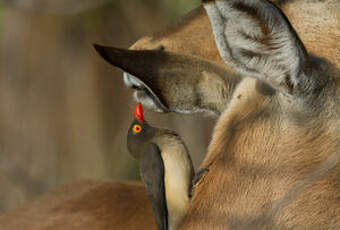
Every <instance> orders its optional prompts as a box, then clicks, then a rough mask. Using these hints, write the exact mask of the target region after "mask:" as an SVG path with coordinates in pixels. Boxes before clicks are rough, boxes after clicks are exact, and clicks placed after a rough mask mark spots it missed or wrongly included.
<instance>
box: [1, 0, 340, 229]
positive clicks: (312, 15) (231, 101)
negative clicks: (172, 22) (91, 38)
mask: <svg viewBox="0 0 340 230" xmlns="http://www.w3.org/2000/svg"><path fill="white" fill-rule="evenodd" d="M216 2H217V3H218V4H222V5H223V4H227V3H226V1H216ZM219 2H221V3H219ZM230 2H235V1H230ZM239 2H241V3H243V1H239ZM251 2H252V3H254V5H253V6H252V7H255V6H256V4H263V2H264V1H251ZM275 3H278V4H279V3H280V4H279V6H280V8H281V9H282V10H283V12H284V13H285V14H286V15H287V17H288V18H289V20H290V22H291V24H292V26H293V27H294V28H295V29H296V31H297V33H298V34H299V35H300V38H301V39H298V40H297V41H300V40H301V41H303V44H304V46H305V48H306V50H308V52H309V54H307V53H306V52H305V51H303V53H305V54H306V56H307V57H308V60H309V59H310V58H311V57H310V53H313V54H314V56H313V62H312V63H316V65H315V67H316V66H317V67H319V68H320V69H319V70H320V71H321V73H322V76H323V77H322V78H320V80H321V79H322V80H323V81H321V82H320V83H322V84H324V86H323V87H320V92H319V94H318V95H319V96H318V97H316V98H314V99H315V100H313V99H311V98H313V94H310V95H307V96H306V97H305V98H304V97H303V94H301V95H300V94H299V90H297V91H296V90H295V86H296V84H298V85H299V83H300V86H301V84H302V82H298V81H297V82H294V84H292V89H293V92H294V94H291V93H292V92H289V91H288V92H287V91H286V88H285V86H284V84H283V85H281V86H280V84H279V85H277V84H276V83H278V82H268V81H266V80H263V79H262V78H258V77H257V76H256V77H255V78H251V77H252V76H253V75H251V74H250V77H249V76H246V75H248V73H247V74H246V75H245V74H244V73H240V72H239V71H241V70H240V69H235V66H234V65H233V63H229V61H228V59H225V57H226V56H224V55H226V54H227V52H226V51H225V50H223V48H222V49H221V47H219V46H217V47H219V48H217V47H216V46H215V39H214V36H213V34H212V32H211V27H210V20H209V18H208V17H207V15H206V13H205V10H204V9H203V8H202V7H200V8H198V9H196V10H194V11H193V12H191V13H190V14H189V15H188V16H186V17H185V18H184V19H183V20H182V22H180V23H179V24H178V25H176V26H175V27H171V28H167V29H166V30H164V31H163V32H161V33H157V34H154V35H151V36H146V37H144V38H142V39H140V40H139V41H137V42H136V43H135V44H134V45H133V46H132V47H131V49H132V50H117V49H114V51H115V53H113V54H112V53H111V55H112V56H110V58H111V59H115V57H114V56H115V55H118V54H119V55H120V57H125V59H124V61H125V64H124V67H123V68H124V70H125V71H126V72H129V74H130V75H126V77H125V82H126V84H127V85H128V86H133V85H134V84H136V86H137V87H136V88H137V91H136V92H137V93H135V97H137V98H138V97H139V98H138V99H140V100H141V101H142V103H143V100H144V101H145V102H146V103H145V105H146V106H148V105H149V107H150V108H151V109H154V110H156V111H163V112H165V111H171V112H182V113H193V112H198V111H200V112H208V113H210V114H211V113H213V114H215V115H216V116H218V117H219V118H218V122H217V124H216V127H215V130H214V132H213V137H212V141H211V145H210V146H209V149H208V153H207V156H206V158H205V160H204V162H203V164H202V166H201V168H208V169H209V171H206V173H204V174H203V176H202V178H201V180H199V181H198V183H197V184H196V186H195V191H194V194H193V199H192V202H191V204H190V206H189V210H188V213H187V216H186V217H185V219H184V222H183V224H182V227H181V229H228V228H235V229H237V228H242V229H246V228H247V227H251V228H252V229H258V228H260V229H263V228H267V229H273V228H274V229H275V228H296V229H301V228H303V229H320V228H321V229H324V228H326V229H327V228H329V229H331V228H333V229H336V228H337V226H338V225H339V217H338V216H339V208H338V207H339V205H338V200H339V195H338V194H339V192H336V193H334V191H338V190H336V189H337V188H338V187H339V182H338V180H337V175H338V172H339V169H338V168H339V167H338V164H337V162H338V159H337V157H338V154H336V143H337V140H338V137H337V133H338V132H337V127H336V124H333V123H336V122H337V111H338V109H337V107H336V105H337V103H336V102H337V97H336V95H337V92H338V90H337V88H336V85H337V78H336V76H338V75H339V74H338V69H339V66H340V55H339V46H338V37H339V34H340V32H339V31H340V30H339V28H338V27H337V26H338V25H339V3H337V1H336V0H333V1H331V0H330V1H323V2H321V1H320V2H318V1H314V0H306V1H302V0H300V1H299V0H295V1H293V0H292V1H289V0H288V1H275ZM206 4H207V5H206V7H208V10H209V4H210V13H209V11H208V13H209V14H212V12H213V11H214V9H216V8H215V4H216V3H215V2H214V1H210V3H206ZM265 4H267V2H266V3H265ZM241 5H242V4H241ZM218 7H219V6H217V9H219V8H218ZM252 7H250V8H248V9H253V8H252ZM222 8H223V7H222ZM265 8H267V7H265ZM211 10H212V11H211ZM321 10H322V12H323V13H322V14H321ZM215 11H216V10H215ZM274 11H275V12H277V11H278V9H276V8H275V10H274ZM222 12H224V13H226V12H225V11H222ZM252 12H257V11H250V14H247V13H245V14H244V15H243V16H245V17H249V16H250V15H252ZM275 14H276V13H275ZM279 15H282V13H279ZM253 16H254V17H253V20H255V22H254V24H255V25H259V24H260V25H266V24H265V22H263V21H261V23H260V21H258V22H257V23H258V24H256V21H257V19H258V18H260V17H257V15H256V14H255V15H253ZM280 17H281V16H280ZM251 18H252V17H251ZM212 19H214V14H212ZM215 19H217V20H220V19H219V18H218V17H217V18H215ZM211 22H212V23H213V26H212V28H213V31H214V34H216V33H217V34H218V33H219V32H221V31H220V30H219V28H218V27H217V28H216V27H215V29H214V26H216V25H218V23H216V21H215V22H214V20H211ZM283 22H284V25H287V24H286V23H287V20H286V19H284V20H283ZM262 23H264V24H262ZM288 25H289V24H288ZM283 27H284V28H285V30H287V26H283ZM288 28H289V29H288V31H291V29H292V28H290V27H289V26H288ZM245 29H246V28H245ZM286 32H287V31H286ZM288 33H291V32H288ZM293 34H295V33H293ZM295 36H296V35H294V36H293V37H295ZM227 37H228V36H227ZM250 38H251V37H250ZM216 41H217V42H218V44H222V46H223V44H225V43H223V41H220V40H219V39H218V38H217V39H216ZM298 43H299V45H300V46H301V45H302V46H303V44H302V42H298ZM159 47H161V49H159ZM248 48H249V47H248ZM133 50H135V51H133ZM139 50H152V51H139ZM302 50H304V49H302ZM250 53H251V52H249V53H248V54H250ZM134 54H137V55H136V56H135V55H134ZM220 54H222V55H220ZM315 56H319V57H322V58H324V59H326V60H327V61H325V60H322V59H317V58H316V57H315ZM107 57H108V56H107ZM141 57H144V59H143V60H144V62H143V64H147V63H150V64H149V65H147V66H145V67H147V68H145V69H144V72H143V69H142V68H141V67H140V66H141V65H139V66H138V65H137V64H136V60H137V61H139V60H138V58H141ZM157 57H159V58H163V59H162V61H158V62H156V63H157V65H154V66H151V65H152V63H151V61H153V60H154V59H156V58H157ZM222 57H223V58H222ZM110 58H109V61H111V62H114V63H115V64H116V65H117V66H119V67H122V65H123V64H122V63H118V62H117V60H110ZM254 58H256V56H254ZM315 60H316V61H315ZM156 61H157V59H156ZM225 61H226V62H225ZM277 61H279V60H277ZM283 61H284V60H283ZM329 62H330V63H332V64H333V66H332V65H330V64H329ZM133 63H135V65H132V64H133ZM320 63H321V64H320ZM248 64H252V63H248ZM151 67H153V68H154V70H153V71H150V69H151ZM315 67H314V66H313V68H315ZM149 74H150V75H149ZM170 76H172V77H174V78H175V79H178V80H177V81H169V82H167V81H164V80H163V81H162V80H161V79H167V77H170ZM268 76H271V75H270V74H268ZM271 79H273V78H271ZM174 83H185V84H183V85H182V84H175V85H176V87H177V90H178V91H179V92H182V91H184V90H188V89H187V88H186V87H188V86H189V89H190V90H198V91H196V93H197V94H196V97H197V98H196V100H192V99H193V98H192V95H195V94H194V93H193V94H192V95H188V96H189V97H188V98H180V97H175V95H172V94H169V89H171V87H173V86H174ZM147 84H148V85H147ZM322 84H321V85H322ZM288 85H290V84H288ZM138 87H139V88H138ZM141 88H143V90H138V89H141ZM288 89H289V87H288ZM327 89H329V90H328V91H327ZM294 90H295V91H294ZM143 92H144V94H143ZM332 93H333V94H332ZM314 97H315V95H314ZM154 102H158V103H162V104H158V106H159V107H157V103H154ZM308 105H310V107H308ZM309 130H312V131H313V133H311V132H309ZM279 150H280V151H279ZM285 154H286V155H285ZM302 156H303V157H302ZM326 159H327V160H326ZM274 179H276V180H274ZM235 190H237V192H235ZM259 190H260V192H259ZM122 195H124V196H122ZM313 195H315V196H316V195H317V196H318V197H317V198H316V197H314V196H313ZM277 197H278V198H280V199H277V200H275V202H273V199H274V198H277ZM327 198H329V200H327ZM332 198H334V200H333V201H334V202H331V200H332ZM303 199H305V200H306V202H304V200H303ZM328 204H329V207H326V205H328ZM135 208H137V210H135ZM325 209H327V210H326V211H325ZM141 210H143V211H141ZM131 212H133V214H131ZM331 212H332V213H331ZM131 215H133V216H134V218H133V219H134V221H133V222H131V218H130V217H131ZM318 215H319V216H318ZM322 215H324V216H322ZM297 219H299V220H297ZM0 223H1V226H2V228H3V229H22V228H23V226H24V227H25V228H24V229H36V230H39V229H47V228H48V229H86V228H91V229H110V228H111V229H156V225H155V223H154V220H153V216H152V210H151V207H150V204H149V203H148V201H147V195H146V192H145V190H144V188H143V186H142V185H141V184H140V183H132V184H131V183H125V182H124V183H120V182H97V181H83V182H78V183H75V184H70V185H66V186H63V187H60V188H58V189H54V190H52V191H51V192H49V193H47V194H46V195H44V196H43V197H42V198H40V199H38V200H36V201H35V202H33V203H31V204H27V206H25V207H22V208H20V209H18V210H17V211H14V212H11V213H8V214H6V215H4V216H2V217H0ZM301 224H305V226H301ZM320 226H322V227H320Z"/></svg>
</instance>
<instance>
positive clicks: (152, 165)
mask: <svg viewBox="0 0 340 230" xmlns="http://www.w3.org/2000/svg"><path fill="white" fill-rule="evenodd" d="M140 174H141V177H142V180H143V182H144V184H145V187H146V190H147V193H148V195H149V199H150V201H151V204H152V210H153V212H154V216H155V219H156V223H157V225H158V228H159V230H167V229H168V211H167V206H166V197H165V187H164V165H163V160H162V158H161V153H160V150H159V148H158V146H157V145H156V144H154V143H151V144H150V146H149V147H148V148H147V151H146V152H145V153H144V156H143V157H142V159H141V161H140Z"/></svg>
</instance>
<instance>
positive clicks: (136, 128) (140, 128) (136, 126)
mask: <svg viewBox="0 0 340 230" xmlns="http://www.w3.org/2000/svg"><path fill="white" fill-rule="evenodd" d="M132 131H133V132H134V133H140V132H141V131H142V126H140V125H134V126H133V128H132Z"/></svg>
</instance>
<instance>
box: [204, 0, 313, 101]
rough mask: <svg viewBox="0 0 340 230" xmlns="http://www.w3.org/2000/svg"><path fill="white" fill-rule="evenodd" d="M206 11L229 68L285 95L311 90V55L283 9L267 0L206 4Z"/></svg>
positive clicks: (241, 0)
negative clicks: (309, 72) (309, 73)
mask: <svg viewBox="0 0 340 230" xmlns="http://www.w3.org/2000/svg"><path fill="white" fill-rule="evenodd" d="M204 7H205V9H206V11H207V14H208V17H209V19H210V22H211V26H212V30H213V33H214V37H215V40H216V44H217V47H218V50H219V52H220V55H221V57H222V58H223V59H224V61H225V62H226V63H227V64H228V65H230V66H231V67H232V68H234V69H235V70H236V71H238V72H239V73H241V74H242V75H244V76H250V77H255V78H258V79H260V80H262V81H264V82H266V83H268V84H270V85H271V86H272V87H273V88H275V89H277V90H279V91H280V92H283V93H285V94H290V95H293V94H299V93H301V92H299V91H301V90H306V89H310V86H309V85H308V86H307V85H306V84H311V83H312V81H311V79H309V78H310V77H311V76H308V74H307V73H306V70H307V68H306V65H307V59H308V57H307V52H306V50H305V48H304V46H303V44H302V42H301V41H300V39H299V38H298V36H297V34H296V32H295V31H294V29H293V28H292V27H291V25H290V24H289V22H288V20H287V19H286V17H285V16H284V14H283V13H282V12H281V11H280V9H279V8H277V7H276V6H275V5H273V4H272V3H270V2H268V1H265V0H228V1H227V0H216V1H205V3H204ZM301 85H302V87H301Z"/></svg>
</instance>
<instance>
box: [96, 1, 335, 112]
mask: <svg viewBox="0 0 340 230" xmlns="http://www.w3.org/2000/svg"><path fill="white" fill-rule="evenodd" d="M274 2H275V1H274ZM287 2H288V3H289V1H278V3H282V4H283V6H284V7H285V6H286V5H285V4H286V3H287ZM330 2H334V1H330ZM268 4H270V3H268ZM334 4H335V3H334ZM311 5H312V4H310V5H308V6H311ZM270 7H271V8H273V5H272V4H270ZM289 7H290V5H289V4H288V7H286V8H288V9H290V8H289ZM324 8H325V7H324ZM324 8H323V9H324ZM328 8H331V6H329V7H328ZM328 8H327V9H328ZM333 8H334V7H333ZM311 9H312V8H311ZM294 10H295V9H290V12H289V15H293V16H295V17H296V15H297V14H298V10H296V11H297V12H295V11H294ZM305 10H308V9H305ZM274 11H275V12H273V11H272V13H269V14H274V15H275V14H276V13H278V14H279V15H278V16H275V17H271V18H272V19H274V21H275V22H277V24H276V25H270V26H272V27H273V33H272V34H271V35H270V34H268V36H272V37H273V36H277V35H279V37H276V40H275V41H274V40H273V39H271V41H272V42H279V43H280V44H281V47H276V48H277V49H275V50H272V51H270V49H272V48H273V47H274V46H275V45H277V46H278V45H280V44H277V43H273V44H269V43H268V44H265V42H266V41H269V40H265V39H264V40H262V41H260V40H258V41H257V43H256V44H253V47H248V45H249V44H251V43H252V41H251V40H249V39H252V38H251V37H248V38H247V36H248V34H247V33H248V31H238V32H239V33H238V32H237V33H235V31H236V30H237V29H238V28H236V29H233V30H234V32H232V31H230V33H232V34H233V35H232V36H233V37H234V38H235V39H236V41H239V42H234V43H235V44H236V45H237V46H239V47H238V48H236V47H235V48H233V50H240V51H237V52H238V53H237V54H236V56H237V58H240V60H236V61H237V62H238V63H239V64H235V60H233V59H229V60H226V56H225V53H226V49H227V47H226V46H225V44H226V43H225V42H224V43H221V42H220V40H219V38H218V37H216V36H215V37H216V41H217V44H218V45H217V47H218V49H217V47H216V45H215V38H214V36H213V33H212V29H211V27H210V21H209V18H208V17H207V14H206V13H205V10H203V8H202V7H199V8H197V9H196V10H194V11H193V12H191V13H189V14H188V15H187V16H185V17H184V19H182V20H181V21H180V22H179V23H178V24H177V26H175V27H170V28H167V29H166V30H165V31H164V32H160V33H156V34H154V35H151V36H146V37H144V38H142V39H140V40H139V41H137V42H136V43H135V44H134V45H133V46H132V47H131V49H132V50H124V49H118V48H114V47H104V46H99V45H96V49H97V51H98V52H99V53H100V54H101V56H102V57H103V58H104V59H105V60H107V61H108V62H110V63H111V64H113V65H114V66H117V67H119V68H121V69H123V70H124V71H125V73H124V83H125V85H126V86H127V87H130V88H133V89H135V93H134V98H135V99H136V100H137V101H139V102H142V104H143V105H144V106H146V107H147V108H151V109H153V110H155V111H158V112H169V111H173V112H178V113H194V112H208V113H213V114H217V115H219V114H220V113H221V112H222V111H223V110H224V109H225V108H226V105H227V104H228V102H229V99H230V97H231V94H232V92H233V91H234V89H235V87H236V85H237V84H238V83H239V82H240V81H241V80H242V78H244V77H248V76H250V77H251V76H255V75H257V76H255V77H257V78H258V79H261V83H259V85H263V84H262V82H265V83H266V84H265V85H266V86H270V87H271V88H273V89H276V90H279V91H280V93H283V94H286V95H291V94H295V96H296V95H297V94H299V93H302V91H304V90H303V89H302V88H303V87H307V88H308V87H309V86H310V84H315V86H316V85H318V86H316V88H318V87H322V86H321V85H322V84H324V83H325V82H324V79H325V78H326V77H323V78H317V77H309V76H311V75H318V73H317V72H324V70H323V69H324V68H326V69H328V68H329V67H330V65H329V67H326V65H327V64H321V63H322V62H323V63H326V62H325V61H322V60H321V59H318V58H314V57H312V55H311V54H307V52H306V49H305V46H304V44H303V43H302V42H301V41H300V39H299V38H298V36H297V35H296V33H295V31H294V30H293V29H292V28H291V26H290V23H289V22H288V21H287V19H286V18H285V17H284V16H283V15H282V13H281V11H280V10H274ZM276 11H277V12H276ZM333 14H334V13H333ZM266 15H267V14H266ZM309 18H310V17H309V16H308V17H307V19H309ZM307 19H306V21H308V20H307ZM245 20H246V21H247V20H249V21H248V22H243V25H246V24H248V25H250V26H251V27H253V24H254V23H256V21H257V22H258V23H259V22H260V21H259V20H262V19H260V18H258V19H254V18H253V19H250V18H249V17H248V19H245ZM324 21H325V23H328V24H329V21H328V20H324ZM215 23H216V22H215ZM317 23H319V22H317ZM319 24H320V23H319ZM259 25H260V27H261V26H262V25H265V24H262V22H261V23H260V24H259ZM281 26H283V27H285V29H284V28H279V27H281ZM322 26H323V28H324V29H323V31H322V33H324V34H325V37H326V36H327V37H328V38H329V37H330V38H332V37H334V36H336V33H332V27H331V25H330V26H327V25H326V24H325V25H324V24H323V25H322ZM314 27H316V26H315V25H314V24H307V25H306V26H301V28H302V29H306V30H307V29H308V28H314ZM263 28H265V27H263ZM242 29H244V28H242ZM213 30H215V33H214V34H215V35H216V28H215V29H214V28H213ZM256 30H257V31H256ZM278 31H279V33H276V32H278ZM267 32H270V31H260V30H259V29H257V28H256V26H255V27H253V30H252V32H251V33H253V35H252V36H253V37H255V38H257V36H267V35H260V33H267ZM303 35H304V34H303ZM268 36H267V37H268ZM284 36H290V37H289V38H284ZM310 37H312V36H309V37H307V38H306V40H308V39H309V38H310ZM268 38H269V37H268ZM280 39H281V40H282V41H281V40H280ZM247 40H248V41H250V42H248V44H247V43H244V44H243V43H242V42H243V41H247ZM283 40H285V41H283ZM319 40H320V38H310V40H308V46H307V48H308V47H310V48H311V50H312V51H319V50H320V52H321V51H322V49H320V47H318V45H317V44H318V42H320V43H319V44H320V45H319V46H323V43H322V42H321V41H319ZM333 40H334V39H333ZM231 42H233V41H231ZM260 43H262V44H260ZM295 43H296V46H294V44H295ZM223 44H224V45H223ZM327 44H332V42H327ZM231 45H233V44H231ZM243 46H245V47H246V49H243ZM315 47H316V48H315ZM249 48H250V49H249ZM289 50H290V52H291V53H289ZM328 50H329V51H322V54H325V53H330V52H335V51H334V49H332V50H330V49H328ZM281 51H283V52H282V53H280V54H279V53H277V52H281ZM275 52H276V53H275ZM259 54H264V55H263V56H266V55H267V56H266V60H265V59H264V58H257V57H256V56H258V55H259ZM273 54H274V55H273ZM241 55H242V57H241ZM246 55H248V58H247V57H245V56H246ZM290 55H291V56H290ZM333 56H334V55H333ZM221 57H222V58H221ZM230 60H231V61H230ZM264 60H265V61H264ZM334 60H335V61H336V62H338V63H339V60H338V59H336V57H335V58H334ZM223 63H224V64H223ZM287 65H288V67H286V66H287ZM294 65H295V66H294ZM338 65H339V64H338ZM254 66H256V69H254ZM249 67H251V68H249ZM330 68H332V67H330ZM258 69H263V71H262V73H261V74H262V75H266V76H267V75H268V73H269V72H270V73H272V72H273V75H277V77H274V78H273V79H275V81H273V80H270V79H265V78H266V77H260V76H259V75H258V74H257V73H256V72H258ZM299 71H302V72H301V74H300V72H299ZM327 71H328V70H327ZM307 72H308V73H307ZM328 72H330V71H328ZM297 74H298V75H299V77H297ZM323 75H325V74H323ZM333 75H334V74H333ZM240 76H242V77H240ZM297 78H299V79H301V82H299V83H298V82H297V81H296V80H294V79H297ZM302 78H304V80H302ZM269 81H270V82H269ZM284 81H285V82H284ZM290 81H292V82H290ZM310 81H314V83H313V82H310ZM315 81H317V82H315ZM326 81H327V80H326ZM302 82H303V83H305V85H304V84H303V83H302ZM284 85H285V86H284ZM293 85H295V86H294V87H293V88H292V87H291V86H293ZM266 86H265V87H266ZM297 87H300V89H297ZM301 87H302V88H301ZM260 88H263V87H262V86H261V87H260ZM267 88H268V87H267ZM283 88H286V89H283ZM316 88H314V89H316ZM288 91H291V92H288ZM292 91H294V92H292ZM307 91H308V90H307ZM309 92H311V91H309ZM305 93H307V92H305Z"/></svg>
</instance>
